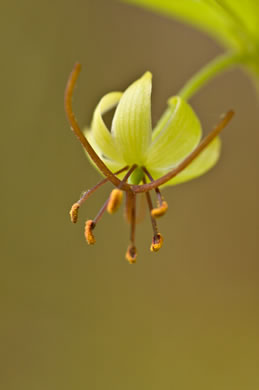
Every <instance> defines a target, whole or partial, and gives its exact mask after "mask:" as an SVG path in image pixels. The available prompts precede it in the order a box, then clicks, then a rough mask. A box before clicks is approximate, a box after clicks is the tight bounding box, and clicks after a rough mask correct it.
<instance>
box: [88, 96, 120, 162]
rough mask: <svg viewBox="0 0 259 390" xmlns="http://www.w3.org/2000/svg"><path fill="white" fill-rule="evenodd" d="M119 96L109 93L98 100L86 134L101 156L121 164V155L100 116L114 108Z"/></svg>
mask: <svg viewBox="0 0 259 390" xmlns="http://www.w3.org/2000/svg"><path fill="white" fill-rule="evenodd" d="M121 96H122V93H121V92H111V93H108V94H107V95H105V96H104V97H103V98H102V99H101V100H100V102H99V104H98V105H97V107H96V109H95V111H94V115H93V120H92V123H91V128H90V131H88V132H87V133H86V135H87V139H88V141H89V142H90V143H91V144H94V145H95V146H98V149H99V151H101V154H102V155H103V156H106V157H107V158H108V159H110V160H114V161H119V162H123V158H122V155H121V153H120V150H119V148H118V147H117V146H116V145H115V142H114V139H113V137H112V135H111V132H110V131H109V130H108V129H107V127H106V125H105V123H104V121H103V118H102V115H103V114H105V113H106V112H107V111H109V110H111V109H112V108H114V107H115V106H116V105H117V104H118V102H119V100H120V99H121ZM93 147H94V146H93Z"/></svg>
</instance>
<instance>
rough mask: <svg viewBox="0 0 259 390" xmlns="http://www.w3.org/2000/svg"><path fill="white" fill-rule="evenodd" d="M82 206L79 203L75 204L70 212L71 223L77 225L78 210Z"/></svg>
mask: <svg viewBox="0 0 259 390" xmlns="http://www.w3.org/2000/svg"><path fill="white" fill-rule="evenodd" d="M79 207H80V205H79V204H78V203H74V204H73V206H72V207H71V210H70V211H69V214H70V218H71V222H73V223H76V222H77V218H78V209H79Z"/></svg>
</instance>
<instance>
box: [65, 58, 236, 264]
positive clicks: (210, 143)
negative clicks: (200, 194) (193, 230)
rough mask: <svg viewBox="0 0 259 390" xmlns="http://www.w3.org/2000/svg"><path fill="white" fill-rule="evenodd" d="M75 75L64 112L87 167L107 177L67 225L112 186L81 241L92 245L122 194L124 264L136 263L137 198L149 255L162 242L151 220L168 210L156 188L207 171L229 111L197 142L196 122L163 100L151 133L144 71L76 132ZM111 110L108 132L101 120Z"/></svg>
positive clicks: (185, 109)
mask: <svg viewBox="0 0 259 390" xmlns="http://www.w3.org/2000/svg"><path fill="white" fill-rule="evenodd" d="M79 71H80V65H79V64H76V66H75V68H74V70H73V72H72V74H71V76H70V79H69V81H68V85H67V89H66V95H65V107H66V111H67V115H68V119H69V121H70V124H71V127H72V129H73V130H74V131H75V133H76V135H77V136H78V138H79V139H80V141H81V143H82V144H83V146H84V148H85V150H86V152H87V155H88V156H89V157H90V160H91V162H93V163H94V164H95V166H96V167H97V168H98V169H99V170H100V172H101V173H102V174H103V175H104V176H106V178H105V179H103V180H102V181H101V182H100V183H98V184H97V185H96V186H95V187H94V188H92V189H91V190H89V191H87V192H86V193H85V194H84V195H83V196H82V197H81V198H80V199H79V200H78V201H77V202H76V203H75V204H74V205H73V206H72V209H71V211H70V215H71V220H72V221H73V222H76V221H77V216H78V209H79V207H80V206H81V204H82V203H83V202H84V201H85V200H86V199H87V198H88V197H89V196H90V195H91V194H92V193H93V192H94V191H95V190H96V189H97V188H99V187H100V186H101V185H102V184H104V183H105V182H107V181H108V180H109V181H111V182H112V183H113V184H114V185H115V187H116V188H115V189H114V190H113V191H112V192H111V195H110V197H109V198H108V200H107V201H106V202H105V204H104V205H103V207H102V208H101V210H100V211H99V213H98V214H97V216H96V217H95V219H93V220H88V221H87V222H86V227H85V237H86V240H87V242H88V243H89V244H94V243H95V238H94V236H93V229H94V228H95V227H96V224H97V223H98V221H99V220H100V218H101V216H102V215H103V213H104V212H105V211H106V210H107V211H108V212H109V213H114V212H115V211H116V210H117V209H118V208H119V206H120V203H121V201H122V197H123V192H125V193H126V205H125V211H126V212H125V215H126V217H127V220H128V221H129V222H130V224H131V233H130V245H129V247H128V250H127V252H126V259H127V260H128V261H129V262H130V263H134V262H135V261H136V255H137V250H136V246H135V224H136V195H137V194H139V193H145V195H146V199H147V204H148V208H149V212H150V217H151V222H152V227H153V239H152V243H151V251H157V250H159V249H160V248H161V246H162V243H163V237H162V235H161V234H160V233H159V231H158V228H157V224H156V218H157V217H160V216H162V215H163V214H165V212H166V210H167V208H168V205H167V203H166V201H165V200H164V198H163V197H162V195H161V192H160V190H159V187H163V186H168V185H175V184H178V183H183V182H186V181H188V180H191V179H194V178H196V177H198V176H201V175H202V174H204V173H205V172H207V171H208V170H209V169H210V168H212V167H213V166H214V165H215V163H216V162H217V160H218V158H219V155H220V139H219V137H218V133H219V132H220V131H221V130H222V129H223V128H224V127H225V126H226V124H227V123H228V122H229V120H230V119H231V117H232V116H233V111H229V112H228V113H227V114H226V116H225V117H224V118H223V119H222V120H221V122H220V123H219V124H218V125H217V126H216V127H215V129H214V130H213V131H212V132H211V133H210V134H209V135H208V136H207V137H206V138H204V139H203V141H202V142H200V140H201V135H202V130H201V124H200V121H199V119H198V117H197V115H196V114H195V112H194V111H193V109H192V108H191V106H190V105H189V104H188V103H187V102H186V101H184V100H183V99H182V98H181V97H180V96H174V97H172V98H170V99H169V100H168V107H167V109H166V111H165V113H164V114H163V115H162V117H161V118H160V120H159V121H158V123H157V124H156V126H155V127H154V129H153V130H152V123H151V87H152V84H151V79H152V75H151V73H150V72H146V73H145V74H144V75H143V76H142V77H141V78H140V79H138V80H137V81H135V82H134V83H133V84H131V85H130V86H129V87H128V88H127V89H126V91H125V92H123V93H122V92H111V93H108V94H107V95H105V96H104V97H103V98H102V99H101V100H100V102H99V104H98V105H97V107H96V109H95V111H94V114H93V119H92V123H91V125H90V128H89V129H87V130H86V131H85V132H84V133H83V132H82V131H81V130H80V128H79V126H78V124H77V122H76V120H75V117H74V114H73V112H72V109H71V97H72V92H73V88H74V85H75V82H76V79H77V76H78V73H79ZM114 108H115V113H114V116H113V120H112V125H111V128H110V129H108V128H107V126H106V124H105V122H104V119H103V116H104V114H105V113H107V112H108V111H110V110H112V109H114ZM151 190H155V192H156V195H157V206H156V207H153V204H152V200H151V196H150V193H149V192H150V191H151Z"/></svg>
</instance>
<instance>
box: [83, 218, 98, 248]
mask: <svg viewBox="0 0 259 390" xmlns="http://www.w3.org/2000/svg"><path fill="white" fill-rule="evenodd" d="M94 228H95V223H94V221H93V220H92V219H89V220H88V221H86V223H85V239H86V241H87V242H88V244H89V245H93V244H95V242H96V240H95V237H94V235H93V229H94Z"/></svg>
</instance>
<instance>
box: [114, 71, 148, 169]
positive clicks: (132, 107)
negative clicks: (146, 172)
mask: <svg viewBox="0 0 259 390" xmlns="http://www.w3.org/2000/svg"><path fill="white" fill-rule="evenodd" d="M151 78H152V75H151V73H150V72H146V73H145V74H144V75H143V76H142V77H141V78H140V79H139V80H137V81H135V82H134V83H133V84H131V85H130V86H129V87H128V88H127V89H126V91H125V92H124V94H123V96H122V98H121V100H120V102H119V104H118V107H117V109H116V111H115V115H114V118H113V122H112V135H113V137H114V139H115V142H116V145H117V147H118V148H119V149H120V151H121V153H122V156H123V158H124V160H125V162H126V163H127V164H139V165H142V164H143V163H144V161H145V155H146V153H147V149H148V147H149V145H150V143H151V87H152V85H151Z"/></svg>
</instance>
